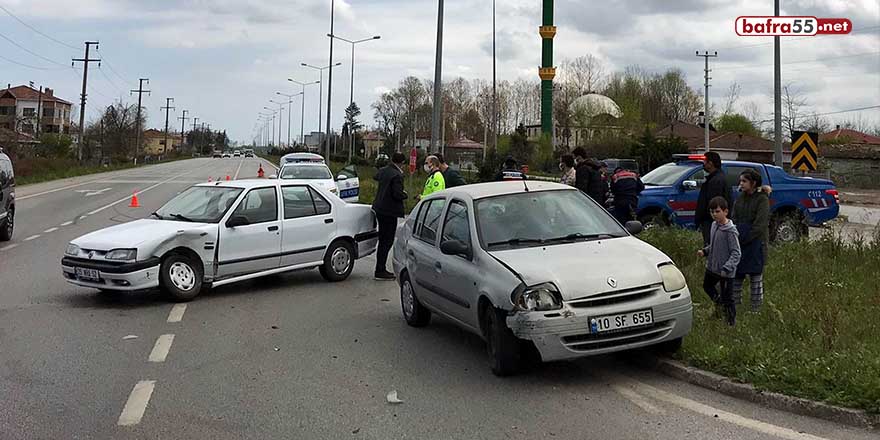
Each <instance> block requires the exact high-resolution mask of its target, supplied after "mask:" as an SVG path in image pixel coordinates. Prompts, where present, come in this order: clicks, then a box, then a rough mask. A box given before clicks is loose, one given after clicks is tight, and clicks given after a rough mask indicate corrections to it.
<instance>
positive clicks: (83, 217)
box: [79, 215, 87, 220]
mask: <svg viewBox="0 0 880 440" xmlns="http://www.w3.org/2000/svg"><path fill="white" fill-rule="evenodd" d="M86 217H87V216H85V215H81V216H79V219H80V220H85V219H86Z"/></svg>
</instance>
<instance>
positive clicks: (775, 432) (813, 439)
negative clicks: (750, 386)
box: [631, 380, 828, 440]
mask: <svg viewBox="0 0 880 440" xmlns="http://www.w3.org/2000/svg"><path fill="white" fill-rule="evenodd" d="M631 383H632V384H633V386H635V387H636V389H637V390H638V391H640V392H641V393H643V394H646V395H648V396H650V397H653V398H655V399H657V400H660V401H662V402H667V403H671V404H673V405H676V406H680V407H682V408H684V409H687V410H690V411H693V412H695V413H698V414H702V415H704V416H706V417H717V418H718V419H719V420H724V421H725V422H728V423H733V424H734V425H739V426H742V427H744V428H748V429H751V430H753V431H758V432H761V433H764V434H767V435H772V436H775V437H779V438H783V439H787V440H828V439H826V438H824V437H817V436H815V435H811V434H806V433H800V432H797V431H795V430H792V429H789V428H783V427H781V426H776V425H772V424H770V423H766V422H762V421H759V420H754V419H750V418H747V417H743V416H741V415H738V414H733V413H730V412H727V411H724V410H720V409H718V408H714V407H711V406H709V405H705V404H702V403H700V402H697V401H694V400H691V399H688V398H685V397H681V396H679V395H676V394H673V393H669V392H666V391H663V390H660V389H658V388H654V387H652V386H650V385H647V384H644V383H641V382H637V381H635V380H632V381H631Z"/></svg>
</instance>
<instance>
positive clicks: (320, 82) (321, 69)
mask: <svg viewBox="0 0 880 440" xmlns="http://www.w3.org/2000/svg"><path fill="white" fill-rule="evenodd" d="M331 41H332V39H331ZM341 64H342V63H336V64H331V65H328V66H324V67H317V66H313V65H311V64H306V63H302V65H303V67H308V68H311V69H315V70H317V71H318V72H320V76H319V79H318V133H319V134H320V133H321V116H322V115H323V111H322V107H321V105H322V104H323V101H324V100H323V99H322V98H323V95H324V70H326V69H330V68H331V67H334V66H339V65H341ZM328 114H329V112H328ZM326 130H327V131H328V132H329V131H330V121H329V118H328V121H327V127H326ZM322 142H323V141H322ZM327 145H328V150H327V152H328V154H329V144H327ZM327 160H330V157H329V156H328V157H327Z"/></svg>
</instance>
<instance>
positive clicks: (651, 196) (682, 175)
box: [636, 155, 840, 242]
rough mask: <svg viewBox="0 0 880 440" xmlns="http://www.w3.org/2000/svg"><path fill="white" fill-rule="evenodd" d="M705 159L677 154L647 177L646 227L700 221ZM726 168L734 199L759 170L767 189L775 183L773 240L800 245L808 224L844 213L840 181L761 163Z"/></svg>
mask: <svg viewBox="0 0 880 440" xmlns="http://www.w3.org/2000/svg"><path fill="white" fill-rule="evenodd" d="M704 160H705V157H703V156H702V155H675V156H674V162H672V163H668V164H665V165H663V166H660V167H658V168H655V169H654V170H653V171H651V172H650V173H648V174H646V175H644V176H643V177H642V182H644V184H645V190H644V191H642V192H641V194H640V195H639V205H638V208H637V210H636V214H637V216H638V219H639V220H640V221H641V222H642V223H643V224H645V226H646V227H651V226H656V225H677V226H681V227H686V228H692V229H694V228H696V225H695V223H694V217H695V211H696V209H697V198H698V196H699V194H700V186H701V185H702V184H703V183H704V182H705V181H706V172H705V171H704V170H703V161H704ZM722 169H723V171H724V174H725V176H726V178H727V184H728V185H730V187H731V189H732V195H733V198H734V200H735V199H736V198H737V197H738V196H739V175H740V174H741V173H742V172H743V171H745V170H747V169H753V170H755V171H757V172H758V174H760V175H761V178H762V180H763V185H770V186H771V187H772V188H773V192H772V193H771V195H770V240H772V241H776V240H779V241H783V242H787V241H795V240H798V239H800V238H802V237H805V236H806V235H807V234H808V226H818V225H821V224H822V223H825V222H828V221H830V220H833V219H834V218H836V217H837V215H838V214H839V212H840V199H839V196H838V192H837V189H836V188H835V186H834V183H833V182H832V181H830V180H825V179H814V178H812V177H793V176H790V175H789V174H787V173H786V172H785V170H783V169H782V168H780V167H777V166H773V165H765V164H762V163H756V162H742V161H723V163H722Z"/></svg>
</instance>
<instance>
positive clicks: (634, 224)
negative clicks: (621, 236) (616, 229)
mask: <svg viewBox="0 0 880 440" xmlns="http://www.w3.org/2000/svg"><path fill="white" fill-rule="evenodd" d="M623 227H624V228H625V229H626V232H629V233H630V234H631V235H639V234H641V233H642V231H644V230H645V226H644V225H642V222H640V221H636V220H631V221H628V222H626V224H625V225H623Z"/></svg>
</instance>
